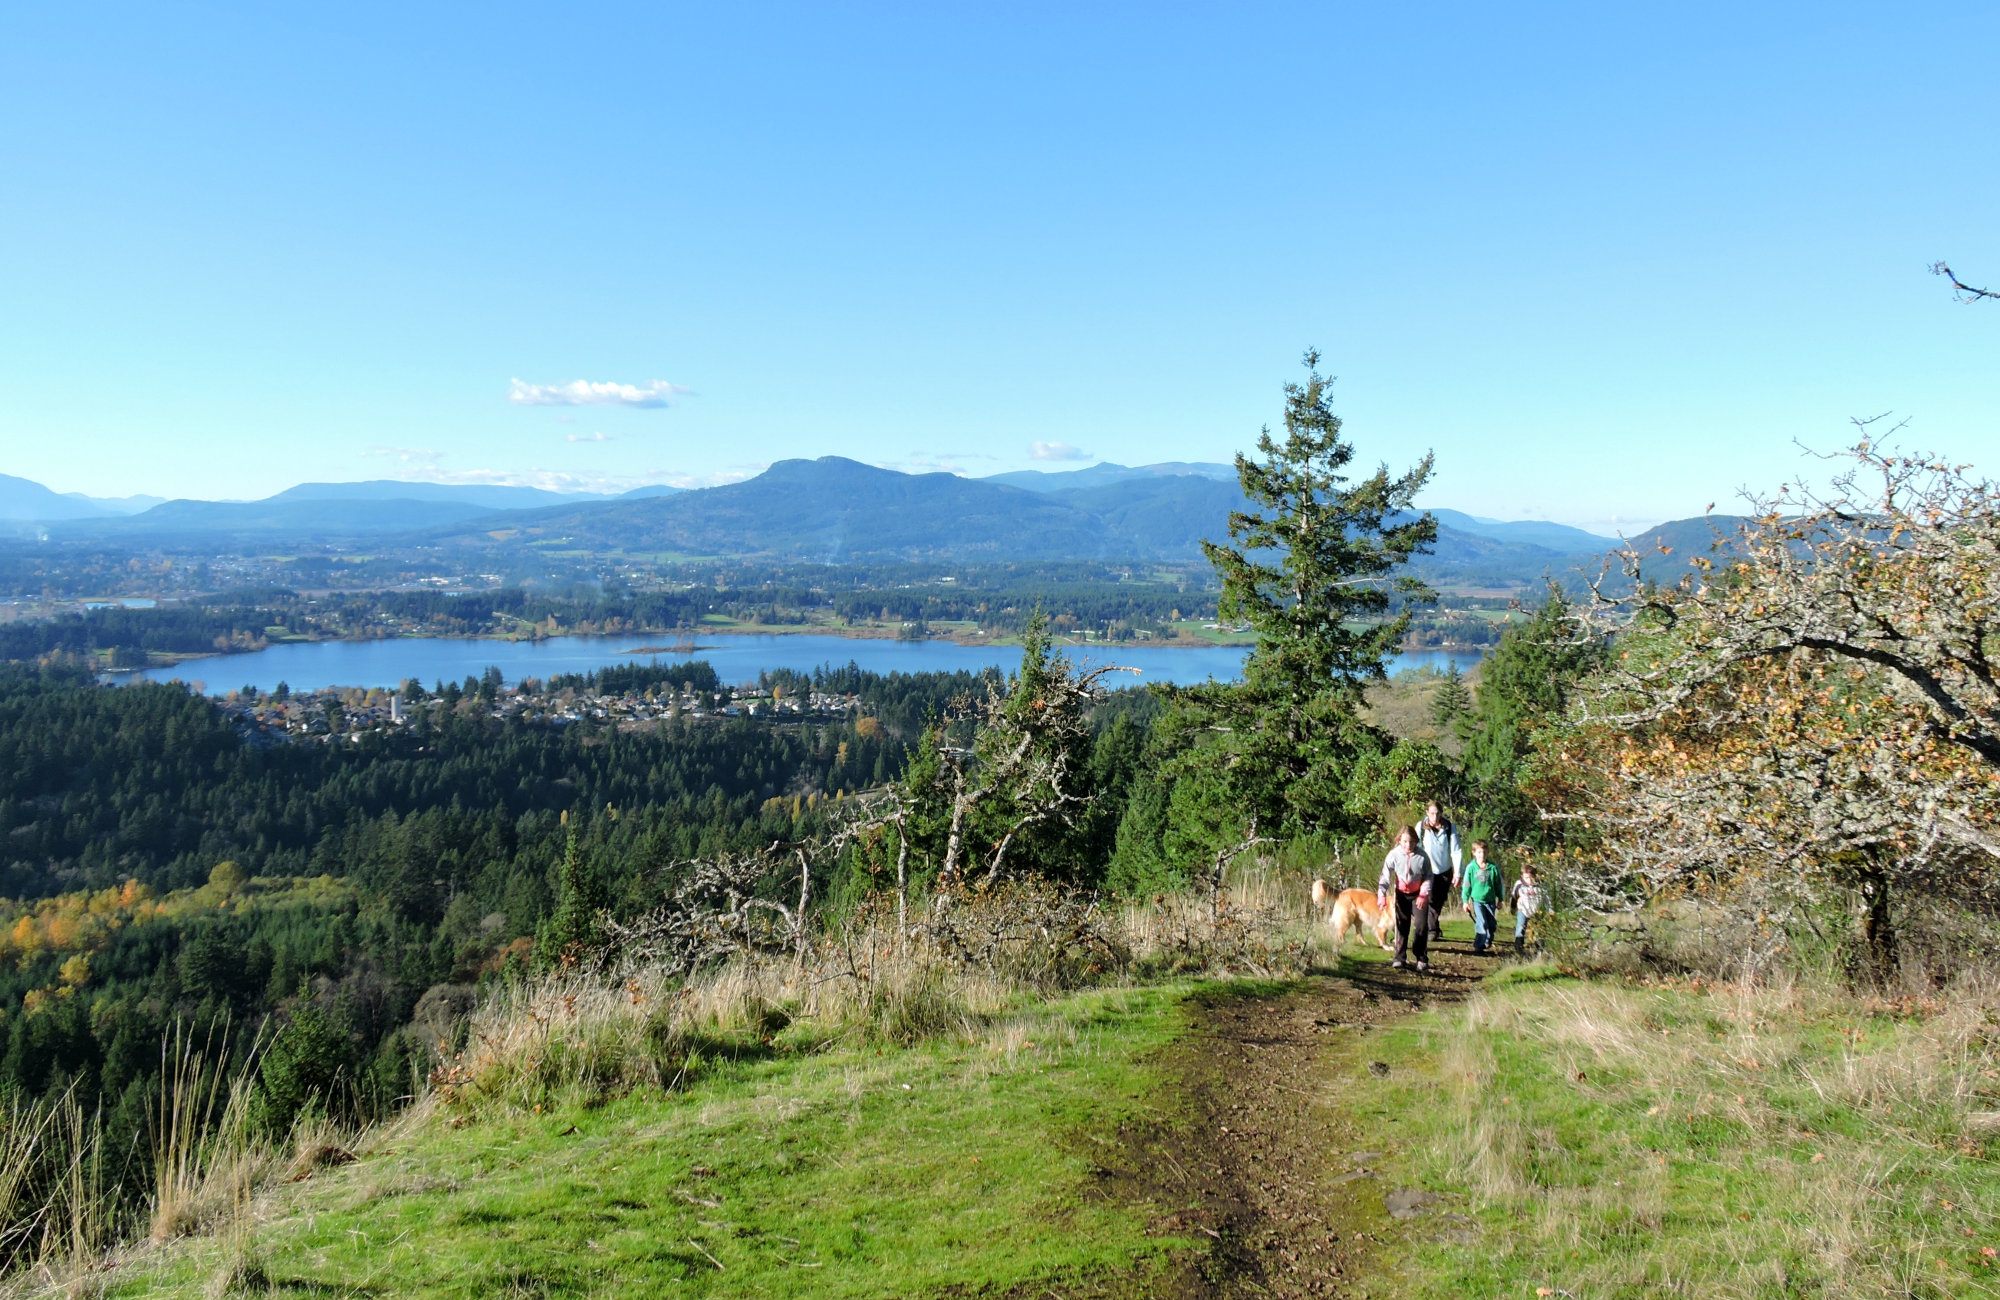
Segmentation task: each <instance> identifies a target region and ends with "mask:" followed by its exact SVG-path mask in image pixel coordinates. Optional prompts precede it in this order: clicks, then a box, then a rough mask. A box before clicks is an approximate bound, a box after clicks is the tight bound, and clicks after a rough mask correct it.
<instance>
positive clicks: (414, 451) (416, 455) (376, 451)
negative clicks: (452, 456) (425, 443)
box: [361, 445, 444, 465]
mask: <svg viewBox="0 0 2000 1300" xmlns="http://www.w3.org/2000/svg"><path fill="white" fill-rule="evenodd" d="M361 454H362V455H364V456H382V457H386V458H387V459H389V460H393V461H395V462H396V463H397V464H398V465H435V464H437V463H438V462H439V461H440V460H442V459H444V453H443V452H441V451H438V450H436V449H435V448H432V447H384V446H379V445H378V446H374V447H370V448H369V449H368V450H367V451H365V452H363V453H361Z"/></svg>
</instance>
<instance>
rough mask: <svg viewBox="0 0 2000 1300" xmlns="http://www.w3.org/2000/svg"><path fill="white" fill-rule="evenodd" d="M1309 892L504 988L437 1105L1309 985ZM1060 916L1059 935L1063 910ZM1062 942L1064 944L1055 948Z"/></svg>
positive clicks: (1178, 903) (867, 920)
mask: <svg viewBox="0 0 2000 1300" xmlns="http://www.w3.org/2000/svg"><path fill="white" fill-rule="evenodd" d="M1304 898H1305V882H1304V881H1303V880H1293V879H1291V878H1290V877H1289V876H1285V875H1282V874H1281V873H1278V872H1275V871H1271V870H1264V869H1258V870H1252V871H1249V872H1246V873H1244V874H1243V877H1242V879H1240V880H1239V881H1237V882H1234V883H1232V884H1231V885H1230V887H1229V888H1228V889H1227V890H1226V891H1225V893H1224V894H1223V896H1222V897H1220V898H1219V899H1215V900H1210V899H1203V898H1195V897H1188V896H1174V897H1164V898H1160V899H1155V900H1153V901H1151V902H1148V903H1143V904H1134V905H1131V906H1127V907H1122V908H1119V909H1116V910H1110V911H1104V912H1097V911H1095V910H1091V911H1089V912H1088V914H1087V915H1086V914H1080V913H1079V912H1078V911H1077V910H1076V908H1075V903H1074V899H1073V898H1071V899H1057V898H1056V897H1055V896H1054V895H1051V894H1049V893H1047V892H1046V891H1044V890H1042V889H1040V888H1038V887H1034V886H1022V887H1021V888H1019V889H1017V890H999V891H994V892H992V893H990V894H987V895H967V896H961V897H960V898H958V899H957V900H956V901H955V902H954V903H953V905H952V906H953V909H954V910H953V913H952V916H951V918H950V921H949V924H943V923H934V924H931V925H929V926H927V927H924V928H918V927H913V929H912V933H910V934H907V935H899V934H898V933H897V931H896V930H895V928H894V926H893V924H887V923H885V922H886V921H887V917H886V914H885V913H877V914H871V915H867V916H864V917H862V918H861V921H860V923H859V924H855V925H850V926H849V927H847V928H846V929H844V930H842V931H840V932H838V933H831V934H828V935H826V936H824V938H823V940H822V941H821V942H820V943H818V944H817V945H815V947H814V948H813V949H812V951H811V953H810V955H808V956H804V957H800V956H797V955H793V956H785V957H746V958H744V959H741V960H737V961H734V962H731V963H728V964H726V965H723V966H721V967H719V968H717V969H715V970H712V971H710V972H708V973H706V974H705V975H702V976H700V977H698V978H695V979H684V978H680V977H678V976H673V975H670V974H667V973H665V972H663V971H661V970H659V969H644V968H642V969H638V970H634V971H629V972H627V973H626V974H624V975H622V976H620V977H618V978H616V979H611V980H606V979H603V978H600V977H597V976H583V975H564V974H557V975H552V976H549V977H547V978H544V979H542V980H539V981H535V982H532V983H523V984H516V985H511V986H508V987H505V988H503V989H501V990H499V991H497V992H496V993H495V994H494V995H492V996H490V997H489V998H488V999H487V1000H486V1001H485V1002H483V1003H482V1004H480V1006H479V1007H478V1008H477V1009H476V1010H475V1011H474V1013H473V1015H472V1018H471V1022H470V1025H469V1032H468V1033H467V1035H466V1039H465V1046H464V1048H463V1049H461V1050H459V1051H457V1052H455V1053H453V1054H452V1055H451V1056H449V1057H448V1058H446V1059H444V1060H442V1061H440V1063H439V1064H438V1066H437V1068H436V1069H435V1070H433V1071H432V1074H431V1078H430V1085H431V1089H430V1090H431V1094H432V1095H433V1096H434V1097H435V1098H436V1099H437V1100H438V1101H439V1102H441V1103H442V1104H444V1105H446V1106H448V1107H453V1108H459V1109H463V1108H466V1107H472V1106H479V1105H485V1104H499V1105H503V1106H513V1107H519V1108H524V1109H530V1110H532V1109H536V1108H542V1109H546V1108H549V1107H552V1106H555V1105H558V1104H563V1103H571V1102H579V1101H581V1102H589V1101H592V1100H594V1099H602V1098H605V1097H610V1096H618V1095H623V1094H625V1093H629V1092H632V1091H635V1090H639V1089H657V1090H660V1091H672V1090H675V1089H677V1088H680V1087H683V1086H685V1085H686V1084H687V1083H689V1082H692V1081H693V1080H694V1079H695V1078H697V1077H699V1076H700V1075H701V1074H702V1072H703V1071H704V1070H706V1069H708V1068H709V1067H711V1066H713V1065H715V1064H716V1063H717V1062H719V1061H724V1060H740V1059H746V1058H750V1059H754V1058H759V1057H764V1056H770V1055H775V1054H778V1053H780V1052H785V1051H796V1050H810V1049H812V1048H813V1047H815V1046H816V1045H818V1044H820V1043H823V1042H826V1041H829V1040H832V1039H835V1038H843V1037H847V1036H849V1035H854V1034H861V1035H866V1036H870V1037H873V1038H876V1039H879V1040H881V1041H882V1042H884V1043H889V1044H894V1045H899V1046H907V1045H910V1044H913V1043H917V1042H922V1041H926V1040H931V1039H939V1038H944V1039H956V1040H959V1041H965V1042H977V1041H979V1040H980V1039H981V1038H982V1036H983V1035H985V1034H986V1033H987V1032H988V1030H989V1029H990V1028H991V1027H992V1026H994V1025H995V1024H996V1023H1004V1017H1005V1014H1006V1013H1007V1012H1008V1011H1009V1010H1010V1009H1012V1008H1015V1007H1018V1006H1020V1005H1021V1004H1022V1003H1023V1001H1024V1000H1025V999H1030V998H1035V997H1039V996H1041V995H1043V994H1046V993H1049V992H1051V991H1054V990H1056V989H1061V988H1071V987H1077V986H1080V985H1086V984H1115V983H1121V982H1131V981H1133V980H1135V979H1143V978H1146V977H1148V976H1151V975H1154V974H1175V975H1180V974H1190V973H1202V974H1225V973H1226V974H1257V975H1268V974H1272V973H1275V972H1285V973H1298V972H1299V971H1302V970H1303V969H1304V968H1305V963H1306V961H1307V959H1308V958H1309V956H1310V955H1311V946H1310V944H1309V942H1308V937H1307V921H1306V918H1305V917H1304V915H1303V911H1304V908H1303V901H1304ZM1058 906H1059V907H1061V909H1062V911H1061V914H1060V918H1059V920H1055V919H1051V918H1052V917H1054V916H1055V913H1054V912H1053V911H1052V910H1046V909H1053V908H1056V907H1058ZM1052 931H1060V933H1055V934H1053V936H1052Z"/></svg>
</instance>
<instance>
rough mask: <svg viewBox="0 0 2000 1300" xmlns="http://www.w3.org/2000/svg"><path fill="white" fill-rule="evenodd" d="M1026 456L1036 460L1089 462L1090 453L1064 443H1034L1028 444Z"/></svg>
mask: <svg viewBox="0 0 2000 1300" xmlns="http://www.w3.org/2000/svg"><path fill="white" fill-rule="evenodd" d="M1028 455H1030V456H1032V457H1033V458H1034V459H1036V460H1089V459H1090V453H1089V452H1087V451H1085V450H1084V449H1083V448H1081V447H1073V446H1071V445H1070V444H1069V443H1066V442H1034V443H1029V444H1028Z"/></svg>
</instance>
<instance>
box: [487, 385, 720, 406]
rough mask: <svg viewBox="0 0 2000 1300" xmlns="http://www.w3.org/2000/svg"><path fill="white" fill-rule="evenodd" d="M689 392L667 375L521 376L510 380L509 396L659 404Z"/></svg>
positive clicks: (526, 401)
mask: <svg viewBox="0 0 2000 1300" xmlns="http://www.w3.org/2000/svg"><path fill="white" fill-rule="evenodd" d="M686 392H688V390H687V389H685V388H682V387H681V386H680V385H679V384H670V383H668V382H667V381H666V380H664V379H649V380H647V381H646V382H645V383H643V384H619V383H613V382H611V381H609V380H605V381H602V382H599V381H597V380H591V379H572V380H570V381H569V382H568V383H566V384H531V383H528V382H527V381H525V380H521V379H510V380H508V381H507V400H508V401H510V402H512V403H513V404H514V405H516V406H640V407H647V408H658V407H663V406H665V405H667V400H668V399H669V398H673V397H679V396H682V395H683V394H685V393H686Z"/></svg>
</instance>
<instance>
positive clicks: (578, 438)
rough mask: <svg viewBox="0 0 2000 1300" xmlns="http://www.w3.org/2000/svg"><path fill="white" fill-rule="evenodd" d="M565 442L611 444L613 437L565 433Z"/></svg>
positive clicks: (605, 434)
mask: <svg viewBox="0 0 2000 1300" xmlns="http://www.w3.org/2000/svg"><path fill="white" fill-rule="evenodd" d="M563 441H564V442H610V441H611V435H610V434H608V433H565V434H564V435H563Z"/></svg>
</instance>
